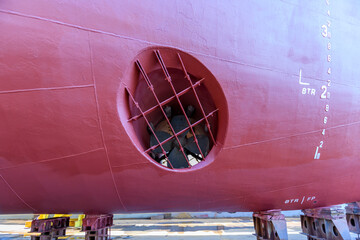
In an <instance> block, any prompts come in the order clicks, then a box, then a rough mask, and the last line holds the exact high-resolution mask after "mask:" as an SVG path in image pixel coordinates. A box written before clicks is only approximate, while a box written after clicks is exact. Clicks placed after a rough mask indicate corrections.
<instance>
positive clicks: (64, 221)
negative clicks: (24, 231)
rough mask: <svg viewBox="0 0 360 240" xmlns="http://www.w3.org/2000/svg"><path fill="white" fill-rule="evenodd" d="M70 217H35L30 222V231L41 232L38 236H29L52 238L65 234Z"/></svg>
mask: <svg viewBox="0 0 360 240" xmlns="http://www.w3.org/2000/svg"><path fill="white" fill-rule="evenodd" d="M69 222H70V217H56V218H47V219H35V220H33V221H32V223H31V231H30V232H31V233H41V234H40V236H31V240H53V239H55V240H56V239H58V237H63V236H65V235H66V228H67V227H69Z"/></svg>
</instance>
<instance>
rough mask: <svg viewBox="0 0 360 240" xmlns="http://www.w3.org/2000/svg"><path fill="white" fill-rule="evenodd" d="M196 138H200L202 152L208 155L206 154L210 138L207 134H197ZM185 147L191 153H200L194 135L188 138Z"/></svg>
mask: <svg viewBox="0 0 360 240" xmlns="http://www.w3.org/2000/svg"><path fill="white" fill-rule="evenodd" d="M196 138H197V140H198V143H199V147H200V149H201V152H202V153H203V154H204V155H205V156H203V157H206V154H207V152H208V151H209V138H208V137H207V136H205V135H196ZM184 148H186V149H187V150H188V151H190V152H191V153H194V154H200V151H199V148H198V146H197V145H196V143H195V140H194V137H191V138H189V139H188V143H187V144H186V145H185V146H184Z"/></svg>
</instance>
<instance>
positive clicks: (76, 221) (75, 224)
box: [69, 214, 85, 228]
mask: <svg viewBox="0 0 360 240" xmlns="http://www.w3.org/2000/svg"><path fill="white" fill-rule="evenodd" d="M84 218H85V214H80V215H79V217H78V218H77V219H76V218H71V219H70V224H69V225H70V227H75V228H81V227H82V220H83V219H84Z"/></svg>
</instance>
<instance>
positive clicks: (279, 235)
mask: <svg viewBox="0 0 360 240" xmlns="http://www.w3.org/2000/svg"><path fill="white" fill-rule="evenodd" d="M253 220H254V228H255V236H256V239H257V240H265V239H271V240H287V239H288V234H287V228H286V220H285V216H284V215H283V214H281V212H280V210H270V211H264V212H258V213H254V214H253Z"/></svg>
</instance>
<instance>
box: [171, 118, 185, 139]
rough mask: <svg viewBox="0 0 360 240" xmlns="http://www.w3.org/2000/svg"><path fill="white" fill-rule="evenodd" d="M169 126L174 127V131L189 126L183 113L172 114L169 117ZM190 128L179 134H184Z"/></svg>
mask: <svg viewBox="0 0 360 240" xmlns="http://www.w3.org/2000/svg"><path fill="white" fill-rule="evenodd" d="M171 126H172V127H173V128H174V131H175V132H176V133H178V132H180V131H181V130H183V129H185V128H187V127H189V125H188V123H187V120H186V117H185V116H184V115H177V116H174V117H173V118H172V119H171ZM189 130H190V129H188V130H187V131H185V132H184V133H182V134H181V136H185V135H186V134H187V133H188V132H189Z"/></svg>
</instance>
